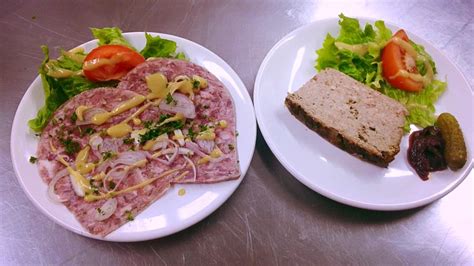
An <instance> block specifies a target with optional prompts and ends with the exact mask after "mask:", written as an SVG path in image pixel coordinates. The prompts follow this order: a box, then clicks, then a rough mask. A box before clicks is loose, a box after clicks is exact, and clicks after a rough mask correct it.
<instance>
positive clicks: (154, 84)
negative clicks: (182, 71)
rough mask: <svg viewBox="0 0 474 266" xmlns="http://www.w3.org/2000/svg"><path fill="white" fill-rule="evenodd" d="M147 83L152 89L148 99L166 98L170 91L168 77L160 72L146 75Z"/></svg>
mask: <svg viewBox="0 0 474 266" xmlns="http://www.w3.org/2000/svg"><path fill="white" fill-rule="evenodd" d="M145 81H146V85H147V87H148V89H150V91H151V92H150V93H149V94H148V95H147V99H149V100H151V99H156V98H160V99H164V98H166V96H167V95H168V93H169V92H170V91H169V89H168V86H167V85H168V79H166V77H165V75H163V74H161V73H160V72H158V73H154V74H151V75H148V76H146V77H145Z"/></svg>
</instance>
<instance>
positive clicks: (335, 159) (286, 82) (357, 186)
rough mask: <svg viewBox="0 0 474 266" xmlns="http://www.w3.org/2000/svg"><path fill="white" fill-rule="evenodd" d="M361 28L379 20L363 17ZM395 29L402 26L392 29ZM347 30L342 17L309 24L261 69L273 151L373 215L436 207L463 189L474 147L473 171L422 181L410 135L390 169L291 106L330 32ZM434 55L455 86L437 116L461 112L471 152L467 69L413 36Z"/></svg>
mask: <svg viewBox="0 0 474 266" xmlns="http://www.w3.org/2000/svg"><path fill="white" fill-rule="evenodd" d="M360 21H361V24H363V25H365V23H367V22H370V23H373V22H374V21H372V20H368V19H361V20H360ZM388 26H389V27H390V28H391V29H392V30H396V29H398V27H396V26H393V25H388ZM338 32H339V25H338V19H337V18H333V19H326V20H320V21H316V22H313V23H311V24H308V25H305V26H303V27H301V28H298V29H296V30H295V31H293V32H291V33H289V34H288V35H287V36H285V37H284V38H283V39H281V40H280V41H279V42H278V43H277V44H276V45H275V46H274V47H273V48H272V49H271V50H270V52H268V54H267V56H266V57H265V59H264V60H263V62H262V65H261V66H260V69H259V72H258V75H257V78H256V81H255V90H254V103H255V112H256V115H257V121H258V124H259V127H260V130H261V131H262V134H263V136H264V138H265V140H266V141H267V144H268V146H269V147H270V149H271V150H272V151H273V153H274V154H275V155H276V157H277V158H278V160H279V161H280V162H281V163H282V164H283V166H284V167H285V168H286V169H287V170H288V171H289V172H290V173H291V174H293V176H295V177H296V178H297V179H298V180H299V181H300V182H302V183H303V184H305V185H306V186H308V187H309V188H311V189H313V190H314V191H316V192H318V193H320V194H322V195H324V196H326V197H329V198H331V199H333V200H336V201H339V202H342V203H345V204H348V205H352V206H356V207H360V208H366V209H373V210H402V209H409V208H414V207H418V206H422V205H424V204H427V203H430V202H432V201H434V200H436V199H439V198H441V197H442V196H444V195H446V194H447V193H448V192H450V191H451V190H453V189H454V188H455V187H456V186H457V185H459V184H460V183H461V182H462V181H463V180H464V178H465V177H466V176H467V174H468V173H469V171H470V170H471V169H472V164H473V162H472V150H471V149H469V151H468V154H469V159H468V163H467V164H466V166H465V167H464V168H463V169H461V170H459V171H457V172H452V171H450V170H447V171H442V172H436V173H433V174H432V178H431V179H430V180H429V181H422V180H421V179H420V178H419V177H418V176H417V175H416V174H414V173H413V170H412V169H411V167H409V165H408V161H407V156H406V150H407V147H408V137H407V136H405V137H404V138H403V140H402V143H401V151H400V153H399V154H398V155H397V156H396V159H395V161H393V162H392V163H391V164H390V167H388V168H387V169H384V168H380V167H377V166H374V165H371V164H369V163H367V162H363V161H361V160H358V159H356V158H355V157H353V156H351V155H349V154H347V153H346V152H344V151H342V150H340V149H338V148H336V147H335V146H333V145H332V144H330V143H329V142H327V141H325V140H324V139H322V138H321V137H320V136H319V135H317V134H316V133H314V132H313V131H311V130H309V129H308V128H307V127H306V126H304V125H303V124H302V123H300V122H299V121H298V120H296V119H295V118H294V117H293V116H292V115H291V114H290V112H289V111H288V110H287V108H286V107H285V105H284V99H285V97H286V96H287V93H289V92H294V91H296V90H298V89H299V88H300V87H301V86H302V85H303V84H304V83H305V82H306V81H307V80H309V79H310V78H311V77H312V76H314V75H315V74H316V70H315V68H314V64H315V59H316V56H317V55H316V53H315V51H316V50H317V49H319V48H321V46H322V43H323V41H324V39H325V37H326V34H327V33H331V34H332V35H333V36H335V35H337V34H338ZM408 35H409V36H410V38H411V39H412V40H414V41H415V42H417V43H420V44H422V45H424V46H425V48H426V50H427V51H428V52H429V54H431V55H432V56H433V59H434V61H435V62H436V66H437V69H438V71H439V74H438V77H439V78H441V79H443V80H444V79H445V78H447V80H448V89H447V91H446V93H445V94H444V95H443V96H442V97H441V98H440V99H439V101H438V102H437V104H436V111H437V113H441V112H444V111H448V112H450V113H452V114H454V115H455V116H456V117H457V118H458V120H459V122H460V124H461V127H462V130H463V132H464V137H465V139H466V141H467V145H468V147H472V143H473V134H472V132H473V110H472V106H473V95H472V92H471V90H470V88H469V85H468V84H467V82H466V80H465V79H464V77H463V75H462V74H461V73H460V71H459V70H458V69H457V68H456V67H455V66H454V64H453V63H451V62H450V61H449V60H448V58H447V57H446V56H444V55H443V54H442V53H441V52H440V51H439V50H437V49H436V48H435V47H434V46H433V45H431V44H429V43H427V42H426V41H424V40H422V39H420V38H419V37H417V36H416V35H415V34H413V33H411V32H408Z"/></svg>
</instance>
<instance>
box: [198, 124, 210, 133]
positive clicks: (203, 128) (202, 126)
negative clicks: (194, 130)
mask: <svg viewBox="0 0 474 266" xmlns="http://www.w3.org/2000/svg"><path fill="white" fill-rule="evenodd" d="M199 129H200V130H201V132H204V131H206V130H208V126H207V125H199Z"/></svg>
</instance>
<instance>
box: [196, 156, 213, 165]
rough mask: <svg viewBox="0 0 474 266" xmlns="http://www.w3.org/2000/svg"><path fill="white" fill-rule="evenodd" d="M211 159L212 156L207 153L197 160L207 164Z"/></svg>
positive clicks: (199, 162)
mask: <svg viewBox="0 0 474 266" xmlns="http://www.w3.org/2000/svg"><path fill="white" fill-rule="evenodd" d="M210 160H211V156H209V155H206V156H204V157H202V158H201V159H199V160H198V161H197V163H198V164H205V163H208V162H209V161H210Z"/></svg>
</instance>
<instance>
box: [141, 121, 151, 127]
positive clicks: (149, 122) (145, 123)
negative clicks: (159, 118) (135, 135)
mask: <svg viewBox="0 0 474 266" xmlns="http://www.w3.org/2000/svg"><path fill="white" fill-rule="evenodd" d="M152 125H153V121H145V122H143V126H144V127H145V128H150V127H151V126H152Z"/></svg>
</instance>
